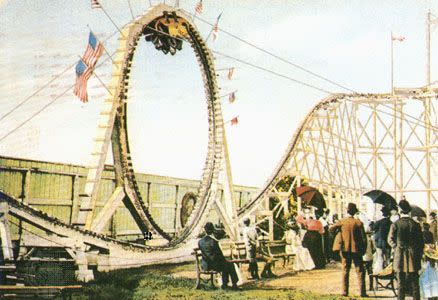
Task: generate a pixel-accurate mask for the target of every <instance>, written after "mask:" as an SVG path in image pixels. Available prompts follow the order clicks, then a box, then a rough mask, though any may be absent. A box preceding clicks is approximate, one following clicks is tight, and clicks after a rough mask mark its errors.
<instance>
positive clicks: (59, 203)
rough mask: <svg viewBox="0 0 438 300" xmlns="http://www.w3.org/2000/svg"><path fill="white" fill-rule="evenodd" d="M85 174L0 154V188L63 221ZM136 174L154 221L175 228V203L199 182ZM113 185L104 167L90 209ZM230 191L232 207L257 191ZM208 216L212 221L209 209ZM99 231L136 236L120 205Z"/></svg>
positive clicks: (73, 205)
mask: <svg viewBox="0 0 438 300" xmlns="http://www.w3.org/2000/svg"><path fill="white" fill-rule="evenodd" d="M86 176H87V169H86V168H85V167H84V166H78V165H70V164H61V163H53V162H45V161H35V160H29V159H21V158H12V157H4V156H0V189H1V190H3V191H4V192H5V193H7V194H9V195H11V196H13V197H15V198H18V199H20V200H21V201H23V202H24V203H27V204H29V205H31V206H33V207H35V208H37V209H39V210H42V211H44V212H46V213H48V214H50V215H52V216H54V217H57V218H59V219H61V220H62V221H64V222H66V223H71V222H72V221H73V219H74V217H75V214H76V213H77V211H78V209H79V205H80V203H79V199H80V198H79V194H80V193H81V192H82V191H83V188H84V185H85V179H86ZM136 178H137V183H138V185H139V188H140V192H141V194H142V198H143V200H144V201H147V203H148V204H149V207H150V210H151V213H152V216H153V217H154V219H155V220H156V222H157V223H158V224H159V225H160V226H161V227H162V228H163V229H164V230H165V231H167V232H169V233H174V232H177V231H178V230H180V229H181V222H180V217H179V216H180V209H181V201H182V199H183V197H184V196H185V195H186V194H187V193H196V191H197V188H198V185H199V181H196V180H189V179H182V178H173V177H166V176H157V175H151V174H141V173H139V174H136ZM114 186H115V183H114V171H113V167H112V166H105V169H104V172H103V175H102V180H101V182H100V187H99V195H98V199H97V206H96V213H97V212H98V211H99V210H100V209H101V208H102V207H103V205H104V204H105V201H106V200H107V199H108V198H109V197H110V195H111V194H112V192H113V191H114ZM234 189H235V193H234V200H235V203H236V205H237V206H242V205H244V204H245V203H246V202H247V201H248V200H249V199H251V197H252V196H254V195H255V193H256V192H257V188H254V187H246V186H235V187H234ZM211 219H217V215H215V213H214V212H212V214H211ZM14 223H17V222H16V221H15V222H14V221H13V223H12V231H13V233H17V231H18V229H17V228H16V226H14ZM33 230H35V229H33ZM104 233H105V234H108V235H111V236H114V237H117V238H119V239H135V238H136V237H140V236H141V234H140V231H139V229H138V227H137V226H136V224H135V222H134V220H133V219H132V217H131V215H130V213H129V211H128V210H127V209H126V208H125V207H120V208H118V209H117V211H116V213H115V214H114V215H113V217H112V218H111V220H110V222H108V224H107V227H106V228H105V231H104ZM14 235H15V234H14Z"/></svg>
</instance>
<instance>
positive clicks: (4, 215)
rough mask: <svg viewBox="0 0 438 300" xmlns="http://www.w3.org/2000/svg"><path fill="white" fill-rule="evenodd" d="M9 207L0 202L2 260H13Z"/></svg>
mask: <svg viewBox="0 0 438 300" xmlns="http://www.w3.org/2000/svg"><path fill="white" fill-rule="evenodd" d="M8 212H9V206H8V204H7V203H6V202H0V239H1V241H0V242H1V248H2V251H3V259H4V260H13V259H14V254H13V252H12V240H11V231H10V228H9V222H8Z"/></svg>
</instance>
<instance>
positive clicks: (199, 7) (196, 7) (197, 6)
mask: <svg viewBox="0 0 438 300" xmlns="http://www.w3.org/2000/svg"><path fill="white" fill-rule="evenodd" d="M203 10H204V7H203V6H202V0H199V2H198V3H196V6H195V11H196V13H198V14H202V12H203Z"/></svg>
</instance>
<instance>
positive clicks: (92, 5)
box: [91, 0, 102, 8]
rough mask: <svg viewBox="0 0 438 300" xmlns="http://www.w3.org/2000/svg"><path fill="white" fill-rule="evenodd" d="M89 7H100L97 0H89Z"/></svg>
mask: <svg viewBox="0 0 438 300" xmlns="http://www.w3.org/2000/svg"><path fill="white" fill-rule="evenodd" d="M91 8H102V6H101V5H100V3H99V1H98V0H91Z"/></svg>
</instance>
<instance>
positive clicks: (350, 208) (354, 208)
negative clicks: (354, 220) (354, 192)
mask: <svg viewBox="0 0 438 300" xmlns="http://www.w3.org/2000/svg"><path fill="white" fill-rule="evenodd" d="M358 211H359V210H358V209H357V206H356V204H354V203H351V202H350V203H348V206H347V213H348V214H350V215H352V216H354V215H355V214H356V213H357V212H358Z"/></svg>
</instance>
